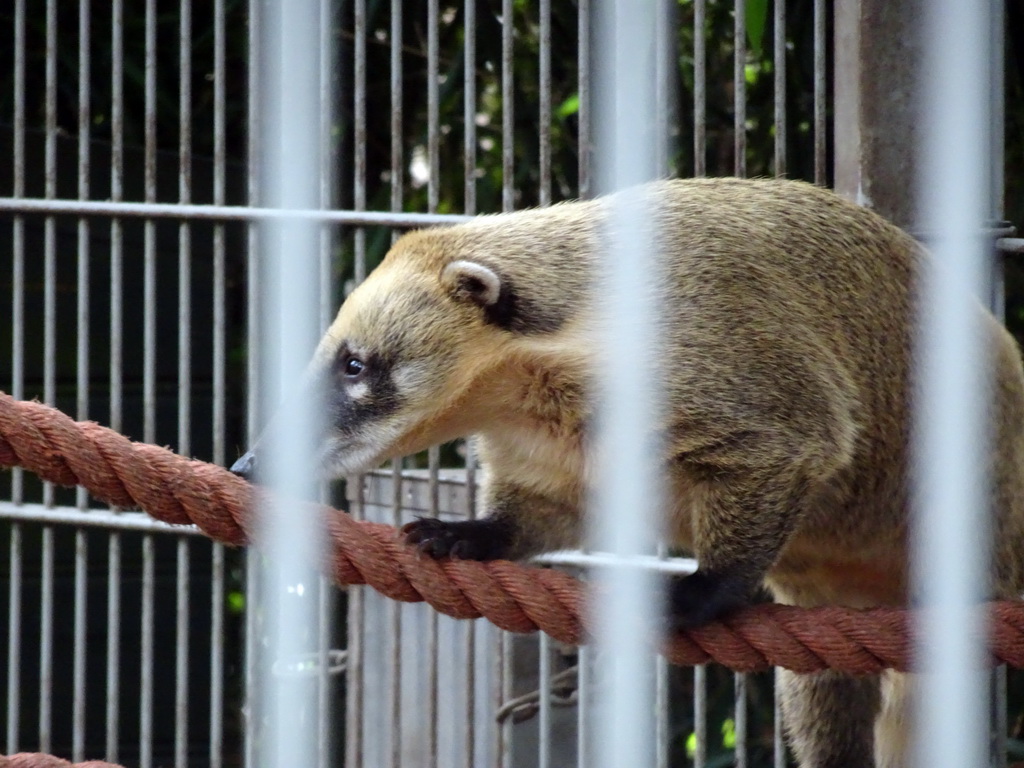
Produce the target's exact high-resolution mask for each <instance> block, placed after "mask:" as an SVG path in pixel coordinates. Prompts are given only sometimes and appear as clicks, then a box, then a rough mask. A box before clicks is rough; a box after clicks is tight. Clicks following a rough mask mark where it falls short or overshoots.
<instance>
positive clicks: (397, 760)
mask: <svg viewBox="0 0 1024 768" xmlns="http://www.w3.org/2000/svg"><path fill="white" fill-rule="evenodd" d="M391 483H392V485H391V524H392V525H394V526H395V527H396V528H398V527H400V526H401V525H402V460H401V459H392V460H391ZM390 667H391V686H390V690H389V691H388V695H389V696H390V704H391V712H390V714H391V755H390V760H391V762H390V765H391V768H399V766H401V764H402V605H401V603H399V602H397V601H392V605H391V659H390Z"/></svg>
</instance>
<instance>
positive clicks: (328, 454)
mask: <svg viewBox="0 0 1024 768" xmlns="http://www.w3.org/2000/svg"><path fill="white" fill-rule="evenodd" d="M401 434H402V425H401V424H400V423H398V422H390V423H385V424H379V423H378V424H373V425H368V426H367V427H365V428H364V429H362V430H361V431H360V433H359V434H357V435H349V436H346V437H329V438H327V440H326V441H325V442H324V445H323V448H322V450H321V454H320V465H321V472H323V474H324V475H325V476H326V477H330V478H336V477H343V476H345V475H351V474H355V473H357V472H367V471H369V470H371V469H374V468H375V467H377V466H378V465H380V464H381V463H382V462H383V461H384V460H385V459H387V458H389V457H390V456H391V451H392V449H393V447H394V444H395V441H397V440H398V438H399V436H400V435H401Z"/></svg>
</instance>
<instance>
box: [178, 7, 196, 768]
mask: <svg viewBox="0 0 1024 768" xmlns="http://www.w3.org/2000/svg"><path fill="white" fill-rule="evenodd" d="M178 88H179V95H178V200H179V201H180V202H182V203H190V202H192V1H191V0H181V4H180V6H179V26H178ZM191 406H192V230H191V227H190V225H189V223H188V221H186V220H182V222H181V223H180V224H179V225H178V453H180V454H182V455H184V456H188V455H190V454H191V453H192V427H191V425H192V407H191ZM189 546H190V545H189V542H188V538H187V537H185V536H182V537H181V538H179V539H178V595H177V598H178V600H177V606H176V618H177V630H176V635H175V636H176V639H177V642H176V647H175V652H176V657H175V681H176V685H175V692H174V695H175V700H174V762H175V766H176V768H186V766H187V764H188V699H189V684H188V681H189V653H188V650H189V649H188V646H189V587H190V580H189Z"/></svg>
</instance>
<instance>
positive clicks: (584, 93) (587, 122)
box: [576, 0, 594, 199]
mask: <svg viewBox="0 0 1024 768" xmlns="http://www.w3.org/2000/svg"><path fill="white" fill-rule="evenodd" d="M578 14H579V15H578V17H577V20H576V24H577V37H578V38H579V59H578V61H577V67H579V75H578V77H579V95H580V111H579V123H580V128H579V131H580V133H579V158H580V168H579V184H580V190H579V193H580V197H581V198H584V199H585V198H589V197H590V196H591V195H592V194H593V190H592V189H591V185H592V176H593V174H592V171H591V161H592V159H593V143H594V139H593V132H592V128H593V126H592V124H591V120H592V119H593V107H592V102H591V91H590V35H591V31H590V30H591V11H590V0H579V10H578Z"/></svg>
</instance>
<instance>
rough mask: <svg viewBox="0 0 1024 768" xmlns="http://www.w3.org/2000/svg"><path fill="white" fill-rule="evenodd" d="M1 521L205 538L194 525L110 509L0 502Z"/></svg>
mask: <svg viewBox="0 0 1024 768" xmlns="http://www.w3.org/2000/svg"><path fill="white" fill-rule="evenodd" d="M0 518H8V519H12V520H21V521H25V522H33V523H66V524H68V525H77V526H90V527H94V528H111V529H115V530H122V531H148V532H157V533H173V534H175V535H177V536H181V535H186V536H190V535H194V536H202V535H204V534H203V533H202V531H200V530H199V529H198V528H196V527H195V526H194V525H171V524H170V523H163V522H161V521H159V520H154V519H153V518H152V517H150V516H149V515H147V514H146V513H145V512H111V511H110V510H109V509H91V510H89V511H88V512H83V511H82V510H80V509H79V508H78V507H47V506H44V505H42V504H12V503H11V502H9V501H0Z"/></svg>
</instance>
